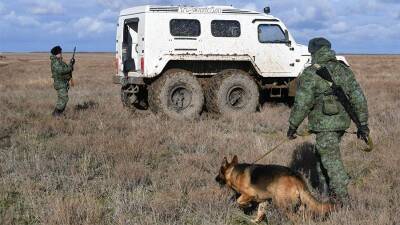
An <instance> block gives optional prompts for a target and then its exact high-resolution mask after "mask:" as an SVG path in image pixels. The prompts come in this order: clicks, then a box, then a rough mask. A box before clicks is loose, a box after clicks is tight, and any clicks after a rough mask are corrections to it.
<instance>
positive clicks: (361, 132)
mask: <svg viewBox="0 0 400 225" xmlns="http://www.w3.org/2000/svg"><path fill="white" fill-rule="evenodd" d="M368 136H369V127H368V125H362V126H360V127H359V128H358V130H357V138H358V139H362V140H364V141H365V142H368Z"/></svg>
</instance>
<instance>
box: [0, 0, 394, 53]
mask: <svg viewBox="0 0 400 225" xmlns="http://www.w3.org/2000/svg"><path fill="white" fill-rule="evenodd" d="M267 3H268V5H270V6H271V8H272V14H273V15H274V16H277V17H279V18H280V19H282V21H283V22H285V23H286V25H287V26H288V27H289V29H290V31H291V32H292V34H293V36H294V37H295V38H296V40H297V42H300V43H303V44H307V43H308V40H309V39H310V38H312V37H315V36H325V37H327V38H329V39H330V40H331V41H332V42H333V47H334V48H335V49H336V50H337V52H341V53H397V54H400V0H346V1H345V0H318V1H315V0H304V1H301V0H270V1H265V0H259V1H258V0H257V1H250V2H246V1H242V0H231V1H227V0H196V1H175V0H147V1H146V0H125V1H124V0H59V1H56V0H13V1H10V0H0V52H9V51H19V52H21V51H22V52H29V51H48V50H49V49H50V48H51V47H52V46H54V45H56V44H60V45H62V46H63V47H64V49H65V50H72V48H73V46H74V45H77V46H78V49H79V50H81V51H115V44H114V43H115V29H116V21H117V18H118V12H119V11H120V9H123V8H126V7H130V6H136V5H143V4H161V5H172V4H173V5H179V4H180V5H182V4H185V5H194V6H198V5H202V6H205V5H215V4H218V5H233V6H235V7H238V8H247V9H253V10H258V11H262V9H263V8H264V6H265V5H266V4H267Z"/></svg>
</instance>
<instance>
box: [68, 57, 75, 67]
mask: <svg viewBox="0 0 400 225" xmlns="http://www.w3.org/2000/svg"><path fill="white" fill-rule="evenodd" d="M69 64H71V66H74V65H75V59H74V58H72V59H71V61H69Z"/></svg>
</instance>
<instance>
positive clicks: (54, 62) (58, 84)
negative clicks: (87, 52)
mask: <svg viewBox="0 0 400 225" xmlns="http://www.w3.org/2000/svg"><path fill="white" fill-rule="evenodd" d="M50 60H51V73H52V77H53V79H54V88H55V89H61V88H66V87H68V85H69V84H68V82H69V80H71V78H72V67H71V65H68V64H66V63H65V62H63V61H62V60H61V59H57V57H55V56H53V55H52V56H50Z"/></svg>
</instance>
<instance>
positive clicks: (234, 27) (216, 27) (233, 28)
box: [211, 20, 240, 37]
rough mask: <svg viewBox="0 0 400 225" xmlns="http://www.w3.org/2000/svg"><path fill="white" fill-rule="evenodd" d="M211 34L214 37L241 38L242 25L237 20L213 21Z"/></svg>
mask: <svg viewBox="0 0 400 225" xmlns="http://www.w3.org/2000/svg"><path fill="white" fill-rule="evenodd" d="M211 33H212V35H213V36H214V37H239V36H240V23H239V21H236V20H213V21H212V22H211Z"/></svg>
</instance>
